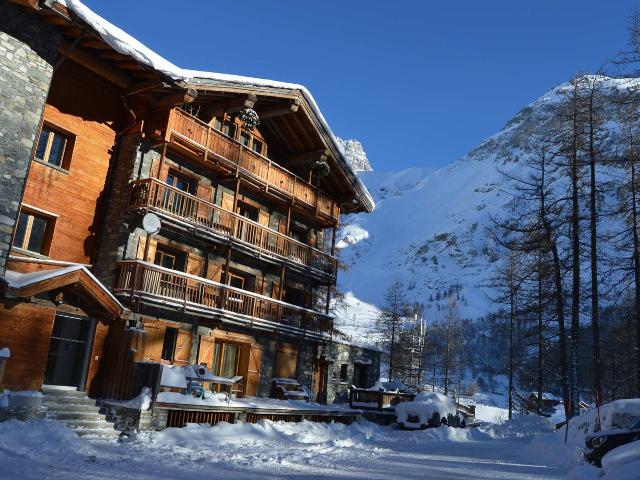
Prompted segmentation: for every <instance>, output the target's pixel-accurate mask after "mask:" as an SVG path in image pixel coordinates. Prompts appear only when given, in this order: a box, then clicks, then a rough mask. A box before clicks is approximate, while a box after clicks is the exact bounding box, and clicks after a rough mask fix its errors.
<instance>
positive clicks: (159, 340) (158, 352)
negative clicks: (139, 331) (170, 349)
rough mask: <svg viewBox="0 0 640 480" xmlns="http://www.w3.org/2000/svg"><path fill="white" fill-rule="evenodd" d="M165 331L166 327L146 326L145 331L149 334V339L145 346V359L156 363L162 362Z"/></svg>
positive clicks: (158, 325)
mask: <svg viewBox="0 0 640 480" xmlns="http://www.w3.org/2000/svg"><path fill="white" fill-rule="evenodd" d="M165 329H166V328H165V326H164V325H160V324H149V323H147V324H145V326H144V330H145V332H147V338H146V341H145V345H144V355H143V358H148V359H149V360H152V361H154V362H160V361H161V360H162V346H163V345H164V332H165Z"/></svg>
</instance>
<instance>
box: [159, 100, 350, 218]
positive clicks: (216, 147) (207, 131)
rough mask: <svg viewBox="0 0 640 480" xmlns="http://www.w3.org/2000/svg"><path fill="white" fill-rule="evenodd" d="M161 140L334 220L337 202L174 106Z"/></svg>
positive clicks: (338, 213) (337, 210)
mask: <svg viewBox="0 0 640 480" xmlns="http://www.w3.org/2000/svg"><path fill="white" fill-rule="evenodd" d="M165 140H166V141H167V142H175V143H177V144H181V145H184V146H186V147H187V148H190V149H192V150H196V151H197V152H198V153H200V154H201V155H202V156H203V158H204V159H205V161H214V162H217V163H220V164H221V165H223V166H224V167H226V168H227V169H228V170H230V171H232V172H235V173H236V174H238V175H242V176H244V177H246V178H248V179H250V180H251V181H253V182H255V183H258V184H259V185H260V186H262V187H263V188H264V189H265V190H266V191H273V192H275V193H278V194H280V195H282V196H283V197H285V198H287V199H289V200H291V201H292V202H294V203H295V204H299V205H302V206H305V207H306V208H307V209H310V210H315V214H316V216H318V217H324V218H326V219H329V220H331V221H332V222H333V223H337V221H338V218H339V216H340V208H339V206H338V204H337V203H336V202H335V201H334V200H332V199H331V198H330V197H329V196H328V195H326V194H325V193H323V192H322V191H320V189H319V188H318V187H315V186H314V185H312V184H311V183H309V182H307V181H306V180H303V179H302V178H300V177H298V176H297V175H295V174H294V173H292V172H290V171H289V170H287V169H286V168H284V167H283V166H282V165H279V164H278V163H276V162H274V161H272V160H270V159H269V158H266V157H264V156H262V155H260V154H258V153H256V152H254V151H253V150H251V149H249V148H247V147H245V146H244V145H242V144H241V143H240V142H238V141H236V140H235V139H232V138H230V137H228V136H226V135H225V134H223V133H222V132H220V131H218V130H216V129H215V128H213V127H211V126H210V125H208V124H206V123H204V122H203V121H201V120H199V119H198V118H196V117H194V116H192V115H189V114H188V113H186V112H184V111H182V110H180V109H178V108H174V109H172V110H171V111H170V112H169V118H168V120H167V125H166V133H165Z"/></svg>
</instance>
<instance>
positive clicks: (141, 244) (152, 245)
mask: <svg viewBox="0 0 640 480" xmlns="http://www.w3.org/2000/svg"><path fill="white" fill-rule="evenodd" d="M146 242H147V236H146V235H141V236H140V237H138V251H137V253H136V258H141V259H142V260H144V261H145V262H151V263H153V260H154V258H155V256H156V247H157V245H158V242H157V241H156V240H154V239H153V238H149V251H148V254H147V258H144V249H145V245H146Z"/></svg>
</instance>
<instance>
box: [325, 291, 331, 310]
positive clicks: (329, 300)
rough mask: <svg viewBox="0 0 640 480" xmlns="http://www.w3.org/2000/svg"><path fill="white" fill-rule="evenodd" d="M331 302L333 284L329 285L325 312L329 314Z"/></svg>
mask: <svg viewBox="0 0 640 480" xmlns="http://www.w3.org/2000/svg"><path fill="white" fill-rule="evenodd" d="M330 304H331V285H327V304H326V305H325V309H324V311H325V313H326V314H327V315H329V305H330Z"/></svg>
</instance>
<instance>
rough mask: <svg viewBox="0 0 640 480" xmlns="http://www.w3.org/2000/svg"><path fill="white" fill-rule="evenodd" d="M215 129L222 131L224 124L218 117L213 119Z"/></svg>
mask: <svg viewBox="0 0 640 480" xmlns="http://www.w3.org/2000/svg"><path fill="white" fill-rule="evenodd" d="M213 128H215V129H216V130H218V131H220V130H221V129H222V122H221V121H220V119H219V118H217V117H215V118H214V119H213Z"/></svg>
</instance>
